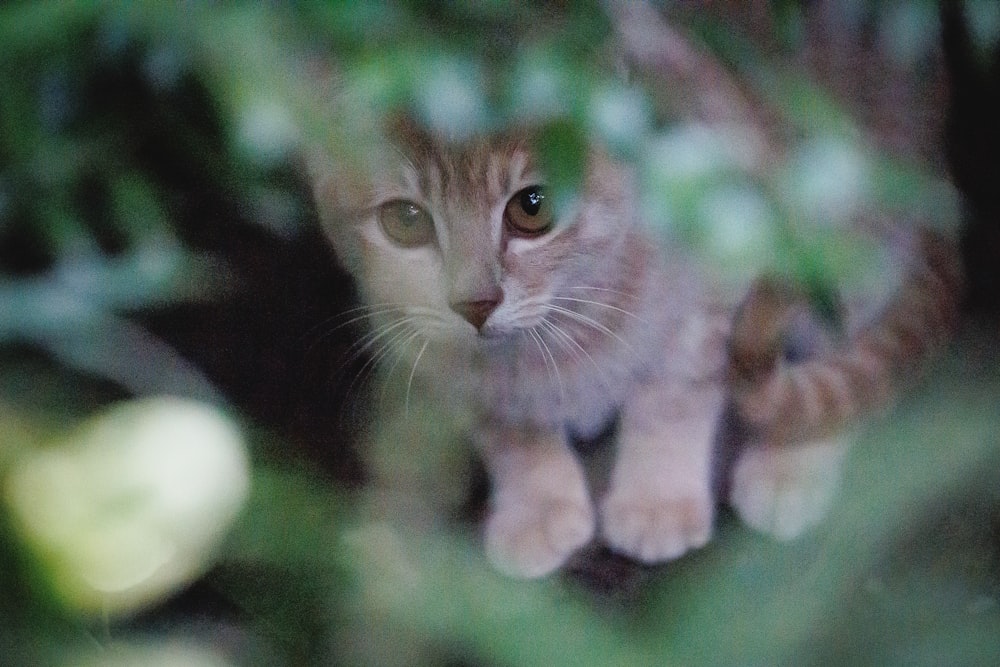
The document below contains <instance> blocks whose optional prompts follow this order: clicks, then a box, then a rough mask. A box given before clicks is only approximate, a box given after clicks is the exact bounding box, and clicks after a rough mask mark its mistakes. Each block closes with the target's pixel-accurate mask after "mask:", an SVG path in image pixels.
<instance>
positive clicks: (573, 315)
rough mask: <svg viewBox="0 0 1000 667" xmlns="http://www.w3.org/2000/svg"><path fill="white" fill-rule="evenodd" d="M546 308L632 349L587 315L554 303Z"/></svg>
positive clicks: (616, 335)
mask: <svg viewBox="0 0 1000 667" xmlns="http://www.w3.org/2000/svg"><path fill="white" fill-rule="evenodd" d="M545 307H546V308H547V309H549V310H552V311H555V312H557V313H562V314H563V315H565V316H566V317H569V318H570V319H573V320H576V321H577V322H580V323H581V324H586V325H588V326H590V327H592V328H594V329H596V330H597V331H600V332H601V333H604V334H607V335H608V336H610V337H611V338H614V339H615V340H617V341H618V342H619V343H621V344H622V345H624V346H625V347H626V348H628V349H629V350H631V349H632V346H631V345H629V344H628V343H627V342H625V340H624V339H623V338H622V337H621V336H619V335H618V334H616V333H615V332H614V331H612V330H611V329H609V328H608V327H606V326H604V325H603V324H601V323H600V322H598V321H597V320H595V319H593V318H590V317H587V316H586V315H583V314H581V313H578V312H576V311H575V310H570V309H569V308H564V307H562V306H557V305H555V304H552V303H550V304H547V305H546V306H545Z"/></svg>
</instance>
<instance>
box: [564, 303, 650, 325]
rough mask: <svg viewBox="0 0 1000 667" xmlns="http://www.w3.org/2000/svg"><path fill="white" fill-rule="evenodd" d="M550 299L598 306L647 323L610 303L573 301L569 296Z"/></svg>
mask: <svg viewBox="0 0 1000 667" xmlns="http://www.w3.org/2000/svg"><path fill="white" fill-rule="evenodd" d="M552 299H553V300H554V301H573V302H575V303H586V304H590V305H592V306H600V307H601V308H607V309H608V310H613V311H615V312H618V313H621V314H623V315H628V316H629V317H634V318H635V319H637V320H639V321H640V322H642V323H644V324H648V322H646V320H644V319H642V318H641V317H639V316H638V315H636V314H635V313H633V312H630V311H628V310H625V309H624V308H619V307H618V306H612V305H611V304H610V303H603V302H601V301H591V300H590V299H574V298H573V297H571V296H554V297H552Z"/></svg>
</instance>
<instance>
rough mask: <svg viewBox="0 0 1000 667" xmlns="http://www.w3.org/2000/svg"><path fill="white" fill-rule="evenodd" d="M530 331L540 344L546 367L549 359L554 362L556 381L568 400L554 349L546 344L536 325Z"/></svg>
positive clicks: (563, 396)
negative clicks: (553, 353) (553, 354)
mask: <svg viewBox="0 0 1000 667" xmlns="http://www.w3.org/2000/svg"><path fill="white" fill-rule="evenodd" d="M528 333H529V334H531V337H532V338H534V339H535V342H536V343H537V344H538V350H539V352H541V353H542V359H543V360H544V361H545V367H546V368H548V367H549V361H551V362H552V370H553V371H555V377H556V383H557V384H558V385H559V395H560V396H561V397H562V399H563V401H565V400H566V388H565V387H564V386H563V381H562V375H560V374H559V364H557V363H556V358H555V357H554V356H552V350H550V349H549V346H548V344H546V342H545V339H544V338H543V337H542V334H541V333H540V332H538V331H537V330H536V329H535V327H531V328H530V329H528ZM551 378H552V374H551V373H550V374H549V379H550V380H551Z"/></svg>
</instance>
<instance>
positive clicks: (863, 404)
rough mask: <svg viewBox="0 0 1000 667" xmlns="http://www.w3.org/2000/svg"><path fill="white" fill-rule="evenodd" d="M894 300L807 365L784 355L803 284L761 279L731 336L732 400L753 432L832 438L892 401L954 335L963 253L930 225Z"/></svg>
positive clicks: (793, 439) (793, 438)
mask: <svg viewBox="0 0 1000 667" xmlns="http://www.w3.org/2000/svg"><path fill="white" fill-rule="evenodd" d="M916 236H917V243H916V246H917V249H916V252H914V253H912V256H911V257H910V258H909V266H908V270H907V272H906V276H905V277H904V280H903V282H902V284H901V285H900V287H899V288H898V289H897V291H896V293H895V294H894V295H893V296H892V298H891V300H890V302H889V304H888V305H887V306H886V307H885V308H884V309H883V310H882V312H880V313H879V314H878V315H877V316H876V317H875V318H874V319H872V320H871V321H869V322H867V323H866V324H864V325H863V326H862V327H861V328H860V330H858V331H857V332H856V333H855V334H854V335H852V336H851V337H850V339H849V340H848V341H847V342H846V343H845V344H844V345H842V346H839V347H838V348H837V349H834V350H832V351H830V352H828V353H826V354H822V355H820V356H818V357H816V358H810V359H806V360H803V361H799V362H793V361H787V360H786V359H785V358H784V356H783V347H784V339H785V336H786V334H787V331H788V328H789V320H790V317H791V314H792V313H793V312H795V310H796V309H797V308H800V307H802V306H803V305H804V304H806V302H807V298H806V296H805V295H804V294H803V292H802V291H801V290H798V289H796V288H795V287H793V286H792V285H790V284H789V283H788V282H787V281H782V280H780V279H776V278H774V277H771V276H764V277H761V278H758V279H757V280H756V281H755V282H754V284H753V285H752V286H751V288H750V290H749V293H748V294H747V296H746V298H745V299H744V301H743V303H742V304H741V306H740V308H739V310H738V311H737V314H736V317H735V320H734V325H733V331H732V334H731V337H730V342H729V368H728V377H729V382H730V387H731V392H732V398H733V403H734V405H735V406H736V408H737V410H738V413H739V415H740V417H741V418H742V419H743V421H744V422H745V423H746V424H747V425H748V426H749V427H750V428H751V430H752V434H753V437H754V438H756V439H759V440H766V441H768V442H769V443H771V444H773V445H787V444H791V443H797V442H804V441H808V440H813V439H817V438H824V437H829V436H830V435H833V434H835V433H837V432H839V431H842V430H843V429H845V428H846V427H848V426H849V425H850V424H851V423H852V422H853V421H855V420H857V419H858V418H860V417H863V416H865V415H868V414H871V413H872V412H873V411H875V410H878V409H880V408H883V407H885V406H887V405H888V404H889V403H890V402H891V401H892V400H893V399H894V398H895V397H896V396H897V395H898V393H899V391H900V389H902V388H903V387H905V386H906V385H907V384H908V382H909V381H911V380H912V379H913V378H914V377H915V375H916V374H917V373H918V371H919V369H920V368H921V367H923V366H924V365H925V364H926V362H927V361H928V360H929V358H930V357H932V356H933V354H934V353H935V352H938V351H940V349H941V348H942V346H943V345H944V344H945V343H946V342H947V341H948V340H949V339H950V337H951V335H952V334H953V332H954V330H955V327H956V326H957V323H958V315H959V297H960V295H961V292H962V273H961V263H960V259H959V255H958V249H957V248H956V246H955V245H954V244H953V243H952V242H951V241H950V240H948V239H945V238H944V237H942V236H940V235H939V234H937V233H934V232H931V231H928V230H919V231H917V232H916Z"/></svg>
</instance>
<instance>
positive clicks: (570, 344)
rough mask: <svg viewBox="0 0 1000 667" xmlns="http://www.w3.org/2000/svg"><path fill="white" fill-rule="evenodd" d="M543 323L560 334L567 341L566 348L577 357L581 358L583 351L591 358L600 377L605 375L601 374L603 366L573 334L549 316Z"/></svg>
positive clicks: (553, 331)
mask: <svg viewBox="0 0 1000 667" xmlns="http://www.w3.org/2000/svg"><path fill="white" fill-rule="evenodd" d="M542 325H543V326H545V327H546V328H548V329H549V331H551V332H552V333H553V335H555V336H558V337H559V338H561V339H562V340H563V341H565V342H564V343H563V344H564V345H565V346H566V349H568V350H569V351H571V352H572V353H573V356H574V358H575V359H577V360H579V359H580V354H581V353H582V354H583V356H585V357H587V359H589V360H590V363H591V364H593V365H594V369H595V370H597V371H598V377H603V375H602V374H601V367H600V366H598V365H597V362H596V361H595V360H594V358H593V357H592V356H590V352H587V350H586V348H584V347H583V346H582V345H580V343H578V342H577V340H576V339H575V338H573V336H571V335H570V334H569V333H567V332H566V331H565V330H564V329H562V328H561V327H560V326H559V325H557V324H556V323H555V322H553V321H551V320H550V319H548V318H547V317H546V318H543V319H542ZM574 348H575V349H574Z"/></svg>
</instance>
